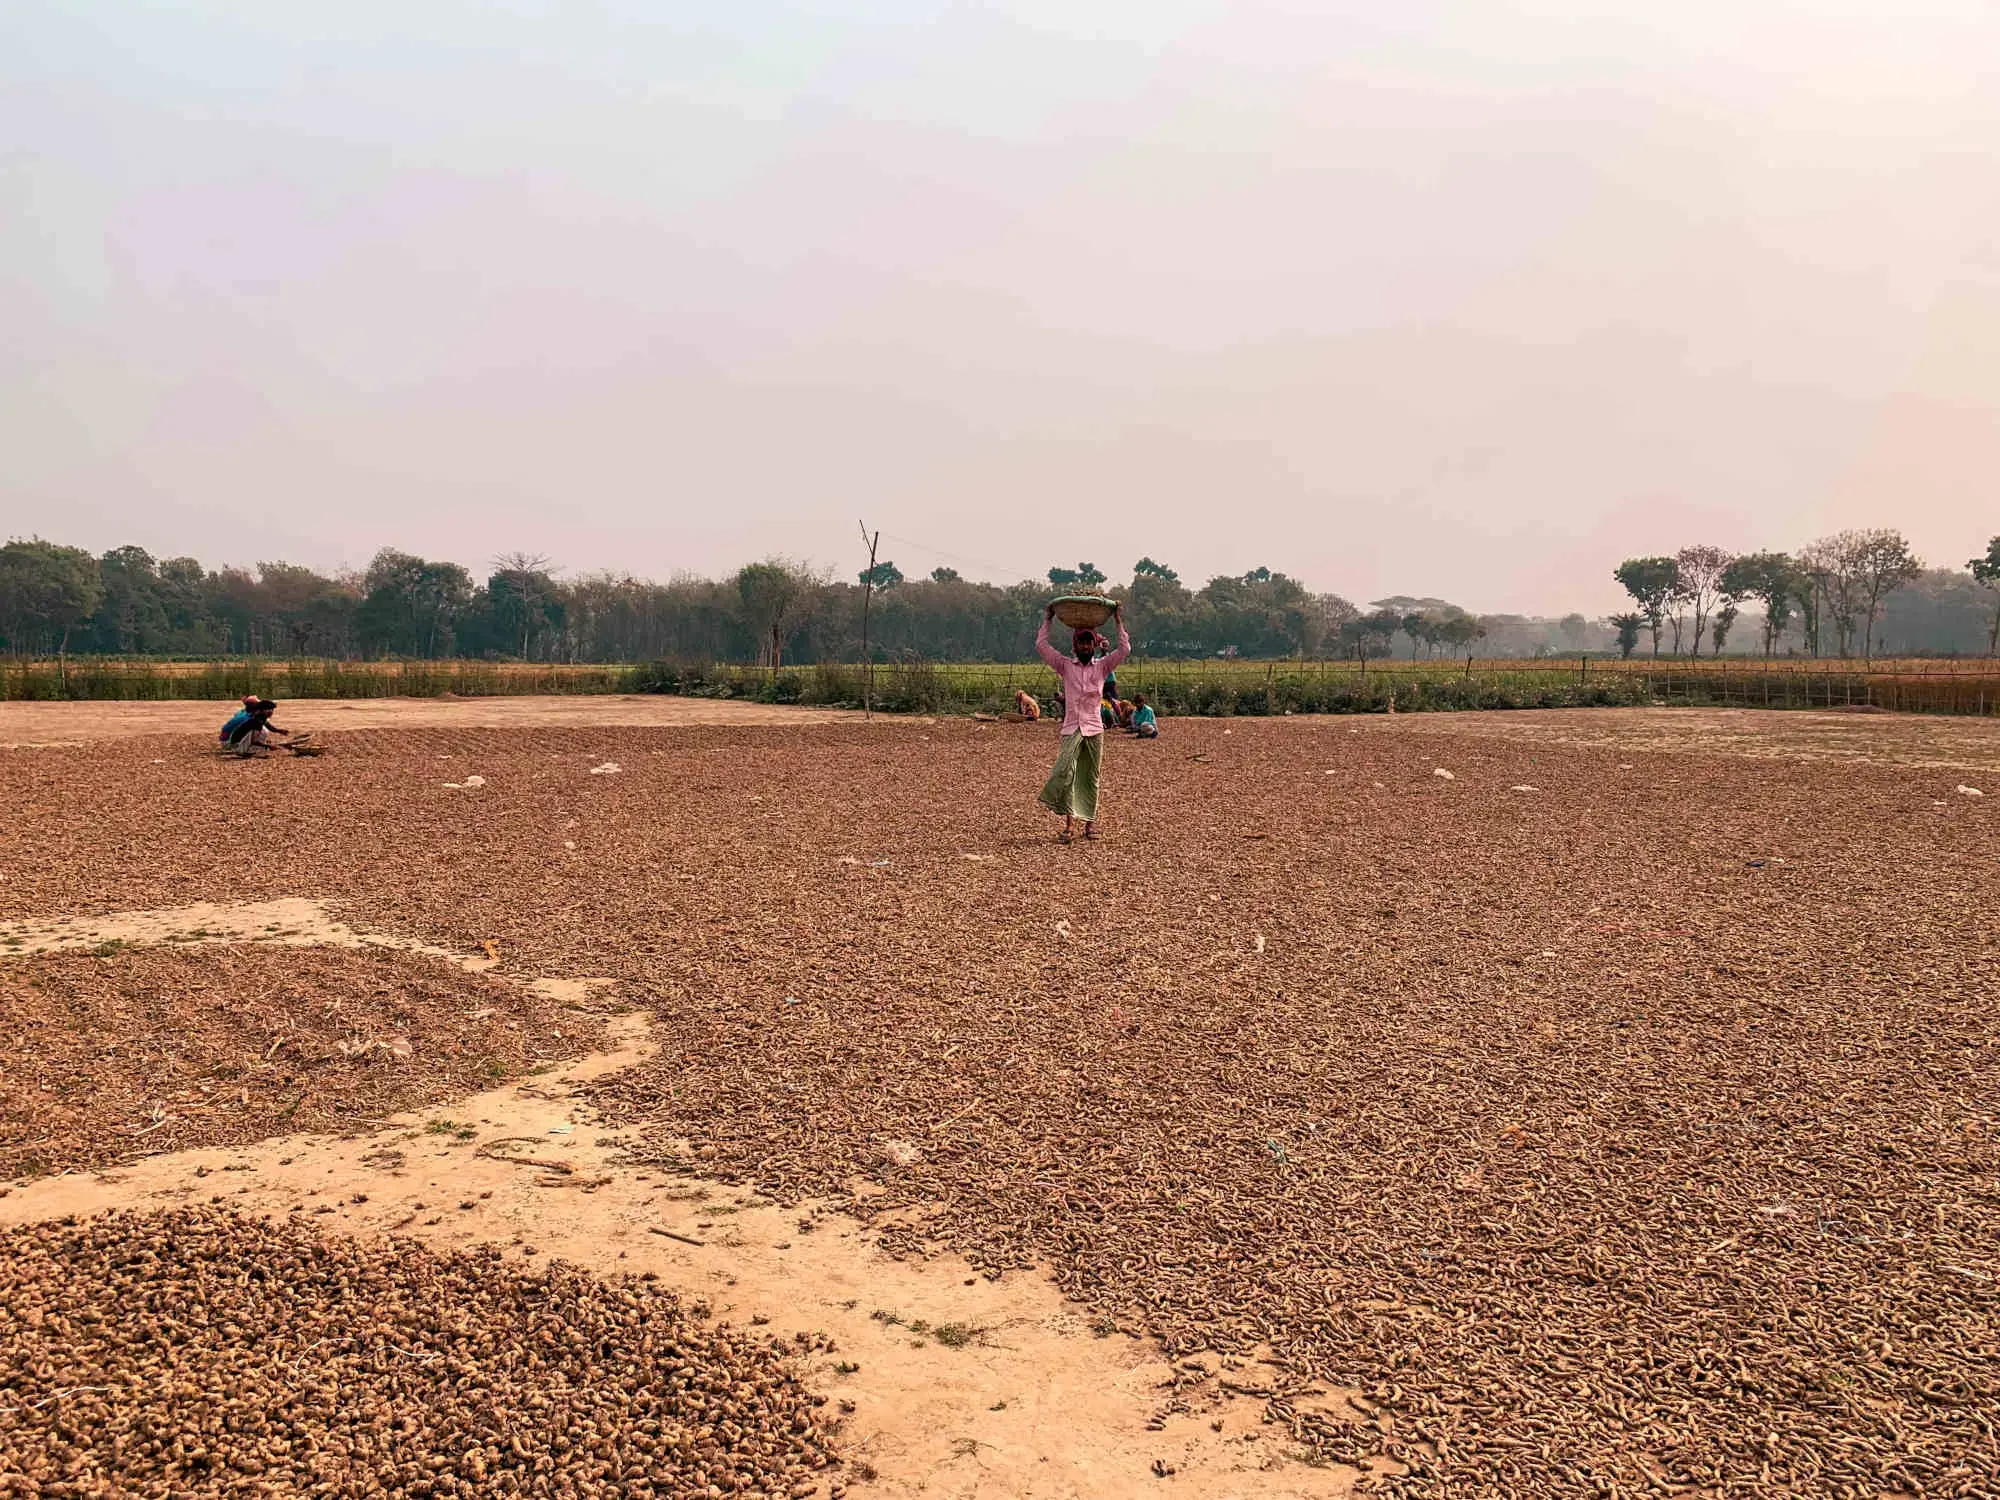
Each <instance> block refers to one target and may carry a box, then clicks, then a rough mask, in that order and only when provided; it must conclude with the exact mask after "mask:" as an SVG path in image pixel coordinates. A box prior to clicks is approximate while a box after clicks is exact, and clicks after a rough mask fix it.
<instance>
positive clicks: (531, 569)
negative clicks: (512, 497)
mask: <svg viewBox="0 0 2000 1500" xmlns="http://www.w3.org/2000/svg"><path fill="white" fill-rule="evenodd" d="M486 611H487V616H488V618H489V619H490V620H491V622H492V626H493V636H494V643H495V644H496V645H498V646H499V648H500V649H501V650H502V651H504V652H505V653H506V654H507V655H510V656H513V657H517V658H518V659H520V660H521V661H532V660H534V659H535V656H536V649H535V648H536V645H537V643H540V644H541V646H542V648H543V649H542V654H543V655H544V656H548V655H553V654H554V653H555V648H556V645H557V643H558V641H559V639H560V637H561V636H562V633H563V624H564V610H563V597H562V586H561V585H560V584H559V583H557V582H556V576H555V574H554V572H553V571H551V569H550V567H549V559H548V558H546V557H544V556H542V555H541V554H540V553H538V552H505V553H502V554H501V555H500V556H498V557H496V558H494V559H493V572H492V573H491V574H490V575H488V577H487V579H486Z"/></svg>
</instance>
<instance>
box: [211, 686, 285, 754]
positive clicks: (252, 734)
mask: <svg viewBox="0 0 2000 1500" xmlns="http://www.w3.org/2000/svg"><path fill="white" fill-rule="evenodd" d="M277 711H278V704H277V701H276V700H275V699H272V698H259V697H257V696H256V695H255V694H252V695H251V696H250V697H248V698H245V699H244V700H243V706H242V707H241V708H239V709H238V710H237V711H236V712H235V713H234V714H232V715H231V716H230V719H229V722H228V723H227V724H224V725H223V726H222V734H221V737H220V741H221V745H222V748H223V749H224V750H225V751H234V752H235V753H236V754H237V755H245V756H247V755H255V754H256V753H257V752H258V751H259V750H269V749H270V748H271V744H272V741H271V736H272V735H274V734H284V735H289V734H290V733H291V731H290V730H288V729H280V728H279V727H278V726H277V725H276V724H273V723H272V722H271V716H272V715H273V714H275V713H276V712H277Z"/></svg>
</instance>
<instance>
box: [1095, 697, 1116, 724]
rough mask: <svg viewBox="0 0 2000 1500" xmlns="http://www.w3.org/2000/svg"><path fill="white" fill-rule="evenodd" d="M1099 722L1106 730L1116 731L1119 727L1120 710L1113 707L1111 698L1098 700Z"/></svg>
mask: <svg viewBox="0 0 2000 1500" xmlns="http://www.w3.org/2000/svg"><path fill="white" fill-rule="evenodd" d="M1097 720H1098V722H1099V723H1100V724H1102V725H1103V726H1104V727H1105V728H1106V729H1116V728H1117V727H1118V710H1117V709H1115V708H1113V707H1112V706H1111V700H1110V699H1109V698H1099V699H1098V700H1097Z"/></svg>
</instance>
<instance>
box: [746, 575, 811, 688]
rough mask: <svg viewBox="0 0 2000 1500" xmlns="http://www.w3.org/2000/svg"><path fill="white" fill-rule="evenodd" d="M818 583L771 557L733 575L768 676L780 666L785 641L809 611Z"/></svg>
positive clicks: (782, 662)
mask: <svg viewBox="0 0 2000 1500" xmlns="http://www.w3.org/2000/svg"><path fill="white" fill-rule="evenodd" d="M818 588H819V580H818V579H816V578H815V577H813V575H812V574H810V573H808V572H807V571H806V570H805V569H804V568H802V567H800V566H799V565H798V564H796V563H792V562H787V561H786V560H785V559H783V558H779V557H774V558H771V559H769V560H768V561H765V562H760V563H751V564H749V565H748V566H747V567H745V568H743V569H742V570H741V571H739V572H738V573H737V575H736V594H737V597H738V599H740V600H741V601H742V606H743V619H744V622H745V623H746V624H747V625H749V627H750V628H751V630H752V631H754V632H755V633H756V636H757V638H758V639H759V640H760V641H762V642H764V643H765V644H766V645H767V646H768V648H769V654H770V663H771V672H772V675H773V676H775V675H776V674H777V672H778V669H779V668H780V667H782V666H783V665H784V658H785V640H786V638H787V637H788V636H789V635H791V633H792V631H793V630H794V629H795V628H796V627H797V626H798V625H799V624H800V623H801V622H802V621H803V620H804V618H805V616H806V614H807V613H808V612H809V611H810V610H811V608H812V604H813V596H814V594H815V593H816V592H817V591H818Z"/></svg>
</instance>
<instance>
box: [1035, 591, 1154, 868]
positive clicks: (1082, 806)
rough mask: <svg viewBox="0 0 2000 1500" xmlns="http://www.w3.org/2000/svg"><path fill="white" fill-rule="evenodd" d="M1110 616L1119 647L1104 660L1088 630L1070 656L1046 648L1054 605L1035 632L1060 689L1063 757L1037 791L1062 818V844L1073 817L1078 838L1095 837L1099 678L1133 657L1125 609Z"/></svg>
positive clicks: (1100, 752) (1071, 833) (1100, 754)
mask: <svg viewBox="0 0 2000 1500" xmlns="http://www.w3.org/2000/svg"><path fill="white" fill-rule="evenodd" d="M1057 602H1058V603H1060V602H1061V601H1057ZM1111 614H1112V617H1113V618H1114V619H1116V620H1117V621H1118V647H1117V649H1116V650H1115V651H1113V652H1111V654H1110V655H1108V656H1102V657H1100V656H1098V655H1097V647H1098V645H1099V644H1100V640H1101V638H1100V637H1099V636H1098V634H1097V632H1096V631H1094V630H1091V629H1087V628H1079V629H1078V630H1077V632H1076V635H1075V638H1074V639H1073V640H1072V642H1071V646H1070V649H1071V650H1072V652H1073V653H1074V655H1071V656H1064V655H1063V654H1062V653H1061V652H1059V651H1057V650H1056V649H1055V647H1053V646H1051V645H1050V644H1049V621H1051V620H1053V619H1054V618H1055V615H1056V606H1055V604H1051V605H1050V606H1049V607H1048V610H1047V612H1046V613H1045V614H1044V615H1043V616H1042V628H1041V629H1040V630H1039V631H1037V632H1036V633H1035V651H1036V653H1037V654H1038V655H1040V657H1041V658H1042V660H1043V661H1045V662H1047V663H1048V665H1049V670H1050V671H1052V672H1054V673H1055V674H1056V677H1057V678H1058V680H1060V681H1061V683H1062V686H1063V691H1062V700H1063V719H1062V753H1061V754H1060V755H1058V756H1057V757H1056V768H1055V770H1054V771H1053V772H1051V773H1050V775H1049V780H1048V785H1046V786H1044V787H1043V788H1042V798H1041V800H1042V806H1044V807H1046V808H1047V809H1048V810H1049V811H1050V812H1052V813H1059V814H1061V816H1062V820H1063V831H1062V841H1063V842H1064V843H1065V844H1067V843H1068V842H1070V840H1071V839H1073V838H1074V837H1075V836H1076V820H1077V819H1078V818H1082V819H1083V836H1084V837H1085V838H1087V839H1095V838H1096V837H1097V772H1098V768H1099V766H1101V765H1102V764H1103V760H1104V724H1103V721H1102V719H1100V718H1099V716H1098V704H1099V703H1101V702H1102V701H1103V698H1104V679H1105V678H1107V677H1109V676H1110V675H1111V674H1112V673H1113V672H1115V671H1117V670H1118V664H1119V663H1120V662H1122V661H1124V660H1125V658H1126V657H1128V656H1130V655H1131V654H1132V637H1131V635H1130V634H1129V633H1128V632H1127V631H1126V629H1125V615H1124V606H1123V605H1122V604H1114V605H1113V606H1112V607H1111Z"/></svg>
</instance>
